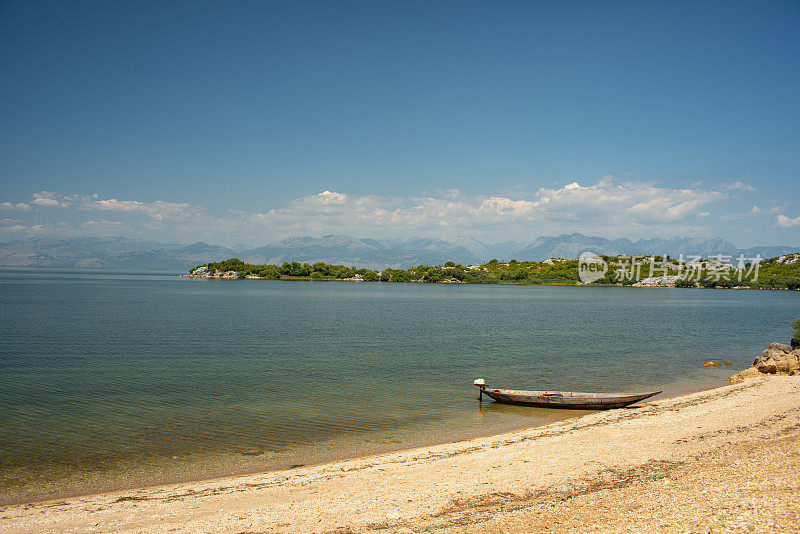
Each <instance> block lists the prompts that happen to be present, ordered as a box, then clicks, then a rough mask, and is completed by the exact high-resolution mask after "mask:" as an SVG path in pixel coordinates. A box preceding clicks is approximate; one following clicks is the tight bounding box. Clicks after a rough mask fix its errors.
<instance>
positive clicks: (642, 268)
mask: <svg viewBox="0 0 800 534" xmlns="http://www.w3.org/2000/svg"><path fill="white" fill-rule="evenodd" d="M597 258H601V259H602V261H603V262H605V265H606V266H607V268H606V270H605V272H604V274H602V276H600V277H599V278H597V279H596V280H595V281H593V282H591V283H583V282H581V279H580V276H579V269H580V267H581V266H580V261H579V260H578V259H572V260H566V259H561V258H550V259H548V260H545V261H542V262H535V261H516V260H510V261H508V262H500V261H498V260H491V261H489V262H486V263H483V264H479V265H461V264H458V263H455V262H452V261H448V262H446V263H444V264H442V265H419V266H416V267H410V268H408V269H392V268H387V269H383V270H380V271H378V270H371V269H365V268H357V267H355V266H350V267H349V266H346V265H330V264H328V263H325V262H322V261H320V262H315V263H308V262H306V263H300V262H297V261H292V262H289V261H287V262H284V263H283V264H282V265H271V264H265V265H256V264H251V263H245V262H243V261H242V260H240V259H238V258H231V259H228V260H225V261H220V262H212V263H208V264H204V265H199V266H197V267H195V268H194V269H192V270H190V271H189V272H188V273H187V274H185V275H182V276H187V277H190V278H208V279H224V280H241V279H247V280H313V281H349V282H389V283H439V284H517V285H589V286H633V287H681V288H724V289H789V290H800V253H796V254H789V255H785V256H779V257H775V258H769V259H766V260H762V261H760V262H759V263H758V264H753V263H746V264H743V265H735V264H732V263H730V262H725V261H720V260H718V259H706V260H697V261H693V262H684V261H681V260H680V259H675V258H671V257H670V256H651V257H645V258H638V259H637V258H636V257H630V256H627V257H622V256H597ZM631 258H633V259H631Z"/></svg>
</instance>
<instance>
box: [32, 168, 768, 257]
mask: <svg viewBox="0 0 800 534" xmlns="http://www.w3.org/2000/svg"><path fill="white" fill-rule="evenodd" d="M510 195H511V196H508V195H506V194H496V195H479V196H467V195H464V194H463V193H461V192H460V191H459V190H457V189H449V190H440V191H435V192H433V193H430V194H424V195H421V196H413V197H392V196H377V195H351V194H347V193H342V192H338V191H335V190H324V191H322V192H320V193H317V194H312V195H308V196H305V197H301V198H296V199H294V200H291V201H289V202H288V203H286V204H285V205H284V206H282V207H278V208H274V209H270V210H266V211H263V212H260V213H245V212H242V211H239V210H233V209H232V210H228V212H227V213H226V214H225V215H223V216H219V217H217V216H212V215H211V214H209V213H208V212H207V211H206V210H205V209H204V208H203V207H201V206H194V205H191V204H188V203H182V202H167V201H162V200H155V201H147V202H145V201H140V200H129V199H117V198H100V197H99V196H98V195H61V194H57V193H53V192H48V191H42V192H40V193H37V194H35V195H33V198H34V200H33V201H32V203H33V204H35V205H37V206H39V207H42V208H46V207H47V206H59V207H61V208H70V209H69V210H67V211H66V212H59V213H68V214H69V217H70V220H71V221H72V222H73V223H74V224H75V228H76V229H77V230H76V231H80V232H83V233H85V234H93V233H94V234H99V233H103V234H106V235H107V234H110V233H112V234H116V235H128V236H138V237H141V236H148V237H150V238H161V239H165V238H166V239H170V240H181V241H188V240H191V239H204V240H211V241H214V242H228V243H231V242H244V241H248V242H252V243H258V244H263V243H265V242H269V241H272V240H275V239H280V238H284V237H292V236H298V235H320V234H328V233H331V234H334V233H345V234H358V235H361V236H369V237H407V236H409V235H428V236H433V237H440V238H445V239H447V238H454V237H457V236H459V235H474V236H476V237H482V238H484V239H486V240H487V241H501V240H509V239H523V240H524V239H528V238H532V237H534V236H539V235H548V234H552V233H569V232H583V233H589V234H593V235H625V236H628V237H637V236H638V237H642V236H646V237H649V236H653V235H670V234H672V235H674V234H687V233H691V234H698V233H703V232H704V231H705V230H708V227H707V226H706V223H703V224H701V222H702V219H703V218H704V217H707V216H708V215H709V210H708V206H709V205H710V204H712V203H715V202H718V201H721V200H724V199H726V198H728V196H729V194H728V193H727V192H725V191H714V190H707V189H702V188H699V187H686V188H670V187H662V186H659V185H657V184H654V183H650V182H634V181H627V182H621V183H616V182H614V180H613V178H612V177H609V176H606V177H603V178H602V179H600V180H599V181H597V182H596V183H595V184H590V185H581V184H580V183H579V182H578V181H573V182H571V183H568V184H566V185H564V186H562V187H556V188H542V189H539V190H538V191H537V192H536V193H535V194H524V193H523V192H521V191H520V192H514V193H510ZM754 209H757V208H754ZM82 213H85V215H81V214H82ZM101 213H103V214H115V215H114V216H113V217H112V216H110V215H109V218H110V219H116V220H113V221H110V220H106V219H105V216H98V214H101ZM65 217H66V215H65ZM36 222H39V221H36ZM166 235H168V236H169V237H165V236H166Z"/></svg>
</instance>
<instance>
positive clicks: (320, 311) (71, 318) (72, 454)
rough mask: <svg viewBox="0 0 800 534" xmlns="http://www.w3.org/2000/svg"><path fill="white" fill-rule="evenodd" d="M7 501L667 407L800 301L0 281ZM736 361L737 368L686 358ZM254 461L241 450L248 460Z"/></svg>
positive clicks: (0, 454) (708, 381) (164, 278)
mask: <svg viewBox="0 0 800 534" xmlns="http://www.w3.org/2000/svg"><path fill="white" fill-rule="evenodd" d="M0 303H1V304H2V305H0V333H1V339H2V344H0V366H1V367H0V370H1V371H2V373H1V374H0V406H2V407H3V409H2V416H1V417H0V469H2V481H0V494H2V495H3V497H2V499H3V500H4V501H6V502H12V501H20V500H29V499H40V498H51V497H52V498H55V497H60V496H63V495H68V494H75V493H81V492H87V491H96V490H100V489H110V488H119V487H132V486H137V485H144V484H152V483H157V482H164V481H172V480H186V479H193V478H203V477H211V476H219V475H223V474H229V473H241V472H252V471H259V470H264V469H274V468H281V467H290V466H293V465H300V464H306V463H312V462H318V461H324V460H328V459H333V458H340V457H347V456H357V455H363V454H372V453H377V452H383V451H386V450H392V449H398V448H405V447H410V446H416V445H424V444H429V443H435V442H441V441H449V440H454V439H463V438H466V437H471V436H476V435H480V434H490V433H494V432H500V431H504V430H508V429H512V428H519V427H523V426H529V425H535V424H541V423H544V422H547V421H551V420H554V419H556V418H559V417H564V416H565V415H576V414H575V413H574V412H572V413H567V414H564V413H563V412H558V411H553V410H543V409H532V408H518V407H508V406H501V405H497V404H494V403H484V404H483V405H480V404H479V403H478V402H477V392H476V391H475V390H474V388H473V386H472V385H471V384H472V380H473V379H475V378H478V377H483V378H486V380H487V383H488V384H489V385H496V386H501V387H516V388H522V389H525V388H528V389H530V388H542V389H569V390H591V391H615V390H625V391H640V390H653V389H663V390H665V393H679V392H683V391H688V390H695V389H702V388H705V387H711V386H714V385H721V384H723V382H722V379H723V378H725V377H727V376H730V375H731V374H733V372H735V371H736V370H738V369H740V368H743V367H746V366H747V365H749V363H750V361H751V360H752V359H753V357H754V356H755V355H757V354H758V353H760V351H761V350H763V348H764V346H765V345H766V344H767V343H769V342H770V341H774V340H783V341H786V339H787V338H788V335H789V331H790V329H789V323H790V321H791V319H792V318H794V317H795V316H799V315H800V293H797V292H785V291H758V292H756V291H725V290H674V289H673V290H669V289H644V288H581V287H545V286H472V285H441V284H436V285H422V284H358V283H348V282H280V281H274V282H273V281H258V280H254V281H204V280H193V279H184V278H178V277H176V276H172V275H154V274H107V273H89V274H87V273H71V272H44V271H38V272H25V271H4V272H0ZM709 359H717V360H723V361H724V360H730V361H732V362H733V364H734V366H733V367H722V368H716V369H702V368H700V367H699V363H701V362H703V361H705V360H709ZM251 450H257V451H263V454H259V455H253V456H250V455H243V454H242V452H245V451H251Z"/></svg>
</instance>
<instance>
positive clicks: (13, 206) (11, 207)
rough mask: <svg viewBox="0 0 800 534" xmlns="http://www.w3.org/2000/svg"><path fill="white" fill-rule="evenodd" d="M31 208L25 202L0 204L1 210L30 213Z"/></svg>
mask: <svg viewBox="0 0 800 534" xmlns="http://www.w3.org/2000/svg"><path fill="white" fill-rule="evenodd" d="M30 209H31V207H30V206H29V205H28V204H25V203H24V202H17V203H16V204H14V203H12V202H0V210H18V211H29V210H30Z"/></svg>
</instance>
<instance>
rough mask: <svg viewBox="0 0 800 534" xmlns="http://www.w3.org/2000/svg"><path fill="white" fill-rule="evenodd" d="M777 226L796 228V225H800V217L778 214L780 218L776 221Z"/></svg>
mask: <svg viewBox="0 0 800 534" xmlns="http://www.w3.org/2000/svg"><path fill="white" fill-rule="evenodd" d="M775 226H780V227H781V228H794V227H795V226H800V217H795V218H794V219H790V218H789V217H787V216H786V215H783V214H781V215H778V219H777V221H775Z"/></svg>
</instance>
